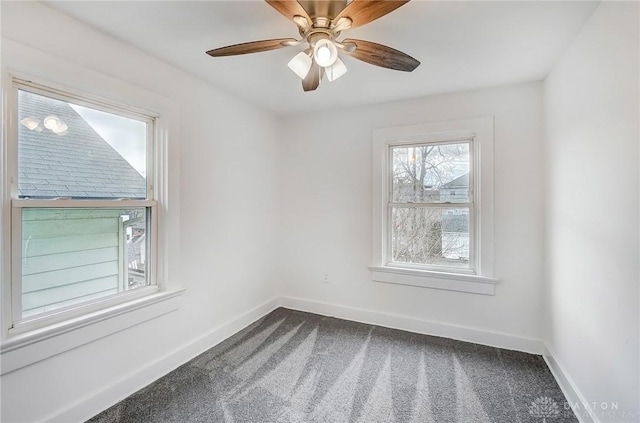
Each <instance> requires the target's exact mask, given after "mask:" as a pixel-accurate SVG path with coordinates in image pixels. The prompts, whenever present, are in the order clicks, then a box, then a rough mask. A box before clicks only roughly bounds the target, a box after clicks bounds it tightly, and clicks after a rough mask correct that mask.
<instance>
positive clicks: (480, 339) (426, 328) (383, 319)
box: [280, 297, 544, 354]
mask: <svg viewBox="0 0 640 423" xmlns="http://www.w3.org/2000/svg"><path fill="white" fill-rule="evenodd" d="M280 305H282V306H283V307H287V308H291V309H295V310H300V311H307V312H310V313H316V314H321V315H324V316H332V317H338V318H341V319H347V320H353V321H356V322H361V323H368V324H372V325H377V326H384V327H388V328H392V329H401V330H406V331H409V332H416V333H422V334H425V335H433V336H440V337H443V338H451V339H456V340H459V341H466V342H473V343H476V344H482V345H488V346H491V347H498V348H504V349H507V350H515V351H523V352H527V353H531V354H542V353H543V352H544V344H543V343H542V342H541V341H538V340H536V339H529V338H522V337H518V336H514V335H509V334H504V333H498V332H490V331H485V330H480V329H474V328H469V327H464V326H455V325H449V324H445V323H437V322H429V321H426V320H417V319H413V318H410V317H406V316H400V315H396V314H388V313H380V312H377V311H372V310H365V309H360V308H354V307H347V306H341V305H335V304H328V303H322V302H317V301H309V300H305V299H301V298H292V297H282V298H280Z"/></svg>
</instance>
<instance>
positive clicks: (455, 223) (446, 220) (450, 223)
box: [442, 214, 469, 233]
mask: <svg viewBox="0 0 640 423" xmlns="http://www.w3.org/2000/svg"><path fill="white" fill-rule="evenodd" d="M442 232H459V233H469V215H460V214H453V215H451V214H446V215H444V216H442Z"/></svg>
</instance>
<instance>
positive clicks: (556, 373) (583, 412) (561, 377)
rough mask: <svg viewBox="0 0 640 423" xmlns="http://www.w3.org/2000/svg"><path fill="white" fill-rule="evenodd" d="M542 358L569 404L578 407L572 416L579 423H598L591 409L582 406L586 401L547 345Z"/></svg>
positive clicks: (598, 420)
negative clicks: (574, 416)
mask: <svg viewBox="0 0 640 423" xmlns="http://www.w3.org/2000/svg"><path fill="white" fill-rule="evenodd" d="M542 356H543V357H544V361H545V362H546V363H547V366H549V370H551V374H552V375H553V377H554V378H555V379H556V381H557V382H558V385H559V386H560V389H561V390H562V393H563V394H564V396H565V398H566V399H567V401H568V402H569V404H572V405H574V404H577V405H578V408H577V409H574V414H575V415H576V417H577V418H578V421H579V422H580V423H600V419H599V418H598V417H597V416H595V415H594V414H593V412H592V410H591V408H589V407H585V406H584V405H583V404H588V402H587V400H586V399H585V397H584V395H582V393H581V392H580V390H579V389H578V387H577V386H576V384H575V383H574V381H573V379H572V378H571V376H569V373H567V371H566V370H565V368H564V366H563V365H562V364H560V362H559V361H558V360H557V359H556V357H555V355H554V354H553V351H551V349H550V348H549V347H548V346H547V345H545V347H544V354H543V355H542Z"/></svg>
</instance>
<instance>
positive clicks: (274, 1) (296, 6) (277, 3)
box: [265, 0, 312, 25]
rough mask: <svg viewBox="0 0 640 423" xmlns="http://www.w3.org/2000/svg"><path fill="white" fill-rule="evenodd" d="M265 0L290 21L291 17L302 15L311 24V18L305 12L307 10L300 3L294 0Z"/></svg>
mask: <svg viewBox="0 0 640 423" xmlns="http://www.w3.org/2000/svg"><path fill="white" fill-rule="evenodd" d="M265 1H266V2H267V3H269V6H271V7H273V8H274V9H276V10H277V11H278V12H280V13H281V14H282V15H283V16H284V17H286V18H287V19H289V20H290V21H293V18H294V17H296V16H302V17H303V18H305V19H306V20H307V22H308V23H309V25H311V24H312V22H311V18H310V17H309V14H308V13H307V11H306V10H304V7H302V6H301V5H300V3H298V2H297V1H295V0H289V1H287V0H265Z"/></svg>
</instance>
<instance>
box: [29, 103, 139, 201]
mask: <svg viewBox="0 0 640 423" xmlns="http://www.w3.org/2000/svg"><path fill="white" fill-rule="evenodd" d="M49 115H54V116H57V117H58V118H59V119H60V120H62V121H63V122H64V123H65V124H66V125H67V126H68V128H69V129H68V131H67V132H66V133H65V134H60V135H58V134H54V133H53V132H51V131H49V130H47V129H44V130H42V132H37V131H32V130H30V129H28V128H26V127H25V126H24V125H18V127H19V129H18V169H19V175H18V192H19V195H20V196H21V197H82V198H145V196H146V181H145V179H144V177H142V176H141V175H140V174H139V173H138V172H137V171H136V170H135V169H134V168H133V167H132V166H131V165H130V164H129V163H128V162H127V161H126V160H125V159H124V158H123V157H122V156H121V155H120V154H118V152H117V151H116V150H114V149H113V147H111V146H110V145H109V144H108V143H107V142H106V141H105V140H104V139H103V138H102V137H101V136H100V135H99V134H98V133H97V132H96V131H95V130H93V128H92V127H91V126H90V125H89V124H88V123H87V122H86V121H85V120H84V119H83V118H82V117H81V116H80V115H79V114H78V113H77V112H76V111H75V110H74V109H73V108H72V107H71V106H69V104H67V103H65V102H63V101H59V100H55V99H51V98H47V97H44V96H40V95H37V94H32V93H28V92H24V91H20V92H19V111H18V120H19V121H20V120H22V119H24V118H27V117H31V118H34V119H36V120H38V121H39V122H40V123H41V126H42V122H43V119H44V118H45V117H46V116H49Z"/></svg>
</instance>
